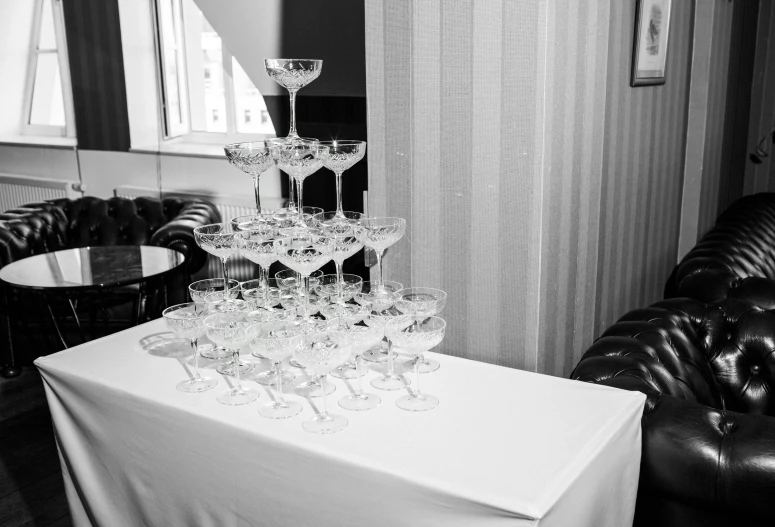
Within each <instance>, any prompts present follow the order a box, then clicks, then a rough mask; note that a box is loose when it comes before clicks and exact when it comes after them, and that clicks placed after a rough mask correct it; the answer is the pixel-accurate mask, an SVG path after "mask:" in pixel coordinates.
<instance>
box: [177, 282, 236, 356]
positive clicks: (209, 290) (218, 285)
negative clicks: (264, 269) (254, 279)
mask: <svg viewBox="0 0 775 527" xmlns="http://www.w3.org/2000/svg"><path fill="white" fill-rule="evenodd" d="M223 283H224V282H223V278H205V279H204V280H197V281H196V282H193V283H192V284H189V286H188V294H189V295H190V296H191V300H193V301H194V302H196V303H197V304H202V305H203V306H204V305H205V298H207V297H209V298H213V293H219V294H220V295H221V297H220V298H219V299H218V300H219V301H222V300H223ZM227 284H228V285H227V289H228V291H229V294H228V298H230V299H232V300H234V299H236V298H237V296H239V293H240V283H239V282H238V281H236V280H229V281H228V282H227ZM202 348H203V349H202V351H200V352H199V354H200V355H201V356H202V357H204V358H205V359H214V360H220V359H225V358H226V357H228V356H229V352H228V350H227V349H226V348H224V347H223V346H203V347H202Z"/></svg>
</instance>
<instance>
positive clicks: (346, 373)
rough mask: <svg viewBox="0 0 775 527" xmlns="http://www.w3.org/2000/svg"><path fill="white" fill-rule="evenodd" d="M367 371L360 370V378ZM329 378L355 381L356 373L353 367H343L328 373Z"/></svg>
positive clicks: (364, 369)
mask: <svg viewBox="0 0 775 527" xmlns="http://www.w3.org/2000/svg"><path fill="white" fill-rule="evenodd" d="M366 373H367V369H366V368H361V375H360V376H361V377H363V376H364V375H366ZM330 375H331V377H336V378H337V379H357V378H358V373H357V371H356V369H355V366H343V367H340V368H336V369H335V370H333V371H331V373H330Z"/></svg>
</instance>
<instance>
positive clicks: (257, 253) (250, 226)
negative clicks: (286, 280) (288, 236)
mask: <svg viewBox="0 0 775 527" xmlns="http://www.w3.org/2000/svg"><path fill="white" fill-rule="evenodd" d="M279 225H280V222H278V221H277V220H275V219H274V215H273V214H272V213H271V212H267V213H258V214H254V215H252V216H237V217H236V218H232V220H231V227H232V229H233V230H234V231H235V232H236V234H235V235H234V237H235V239H236V242H235V243H236V245H237V248H238V249H239V251H240V255H241V256H244V257H245V258H247V259H248V260H250V261H251V262H253V263H255V264H257V265H258V278H259V279H261V280H264V279H266V278H268V277H269V275H268V274H267V273H268V272H269V266H270V265H272V264H273V263H274V262H276V261H277V258H276V257H275V256H274V253H273V251H272V250H271V242H272V241H273V240H274V238H275V237H276V236H277V234H278V229H279Z"/></svg>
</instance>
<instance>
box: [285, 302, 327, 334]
mask: <svg viewBox="0 0 775 527" xmlns="http://www.w3.org/2000/svg"><path fill="white" fill-rule="evenodd" d="M310 309H311V308H310ZM293 329H296V330H298V331H301V332H302V333H305V334H309V333H323V332H325V331H326V330H327V329H328V322H327V321H325V320H321V319H319V318H307V319H301V320H298V321H297V322H294V325H293Z"/></svg>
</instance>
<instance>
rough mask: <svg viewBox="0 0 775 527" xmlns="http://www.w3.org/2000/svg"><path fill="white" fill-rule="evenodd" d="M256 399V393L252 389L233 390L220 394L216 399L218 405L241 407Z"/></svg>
mask: <svg viewBox="0 0 775 527" xmlns="http://www.w3.org/2000/svg"><path fill="white" fill-rule="evenodd" d="M256 399H258V391H256V390H255V389H254V388H242V389H239V388H234V389H233V390H228V391H227V392H225V393H222V394H221V395H219V396H218V397H217V398H216V400H217V401H218V402H219V403H221V404H226V405H229V406H241V405H243V404H249V403H252V402H253V401H255V400H256Z"/></svg>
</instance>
